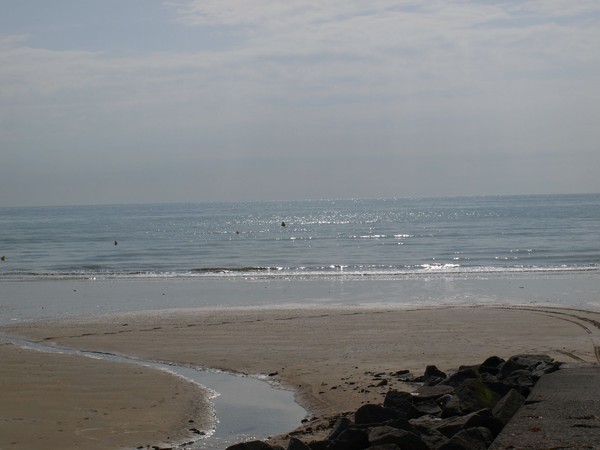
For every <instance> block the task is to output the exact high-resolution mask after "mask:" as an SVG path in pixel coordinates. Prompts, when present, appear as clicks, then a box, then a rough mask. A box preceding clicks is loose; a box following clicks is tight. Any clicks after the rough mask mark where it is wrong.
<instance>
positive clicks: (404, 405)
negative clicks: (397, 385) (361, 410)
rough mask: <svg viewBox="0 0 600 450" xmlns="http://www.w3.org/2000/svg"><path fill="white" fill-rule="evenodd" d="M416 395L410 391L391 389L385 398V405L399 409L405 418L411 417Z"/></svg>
mask: <svg viewBox="0 0 600 450" xmlns="http://www.w3.org/2000/svg"><path fill="white" fill-rule="evenodd" d="M413 400H414V397H413V396H412V395H411V394H409V393H408V392H400V391H389V392H388V393H387V394H386V395H385V399H384V400H383V406H384V407H386V408H391V409H393V410H395V411H397V412H398V413H399V414H400V416H402V417H404V418H405V419H408V418H410V417H409V416H410V412H411V409H412V406H413Z"/></svg>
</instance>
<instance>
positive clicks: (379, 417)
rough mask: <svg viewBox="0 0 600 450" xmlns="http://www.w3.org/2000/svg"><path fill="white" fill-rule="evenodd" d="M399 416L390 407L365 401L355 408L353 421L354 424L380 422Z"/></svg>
mask: <svg viewBox="0 0 600 450" xmlns="http://www.w3.org/2000/svg"><path fill="white" fill-rule="evenodd" d="M397 418H399V414H398V413H397V412H396V411H394V410H393V409H391V408H385V407H383V406H380V405H373V404H370V403H367V404H366V405H363V406H361V407H360V408H358V409H357V410H356V413H355V414H354V422H355V423H356V424H371V423H382V422H385V421H388V420H393V419H397Z"/></svg>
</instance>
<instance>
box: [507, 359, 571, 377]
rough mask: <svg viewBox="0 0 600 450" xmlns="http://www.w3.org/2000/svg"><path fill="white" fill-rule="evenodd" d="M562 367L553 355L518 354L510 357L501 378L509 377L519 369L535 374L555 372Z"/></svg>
mask: <svg viewBox="0 0 600 450" xmlns="http://www.w3.org/2000/svg"><path fill="white" fill-rule="evenodd" d="M559 367H560V363H557V362H555V361H554V359H552V358H551V357H549V356H547V355H516V356H513V357H511V358H509V359H508V361H506V362H505V363H504V365H503V366H502V369H501V370H500V377H499V378H507V377H509V376H511V375H512V374H513V372H515V371H517V370H527V371H529V372H531V373H532V374H534V373H535V376H541V375H543V374H544V373H550V372H554V371H555V370H557V369H558V368H559Z"/></svg>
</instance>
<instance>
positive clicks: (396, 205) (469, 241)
mask: <svg viewBox="0 0 600 450" xmlns="http://www.w3.org/2000/svg"><path fill="white" fill-rule="evenodd" d="M284 225H285V226H284ZM0 256H4V257H5V258H4V261H0V322H6V321H8V320H13V319H19V318H36V317H39V316H55V315H61V314H62V315H64V314H67V315H69V314H90V313H91V314H94V313H98V312H112V311H132V310H133V311H135V310H142V309H163V308H180V307H206V306H208V307H219V306H276V305H291V304H294V305H306V304H345V305H359V304H375V303H384V304H387V303H398V302H405V303H407V304H408V303H417V304H422V303H437V304H439V303H446V302H455V303H456V302H463V303H465V302H466V303H472V302H481V301H484V302H485V301H494V302H498V301H508V302H516V303H522V302H550V303H561V304H568V305H579V306H581V305H595V304H596V303H597V302H598V301H599V299H600V283H599V279H600V195H599V194H590V195H547V196H510V197H509V196H504V197H503V196H499V197H468V198H424V199H420V198H410V199H376V200H311V201H293V202H283V201H282V202H250V203H200V204H157V205H148V204H144V205H112V206H111V205H108V206H69V207H39V208H0Z"/></svg>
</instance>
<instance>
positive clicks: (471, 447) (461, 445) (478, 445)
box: [437, 427, 494, 450]
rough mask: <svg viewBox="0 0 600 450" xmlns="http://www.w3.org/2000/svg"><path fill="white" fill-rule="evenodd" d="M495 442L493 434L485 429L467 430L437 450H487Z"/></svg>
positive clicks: (457, 434)
mask: <svg viewBox="0 0 600 450" xmlns="http://www.w3.org/2000/svg"><path fill="white" fill-rule="evenodd" d="M493 440H494V436H493V435H492V432H491V431H490V430H488V429H487V428H484V427H477V428H467V429H466V430H462V431H460V432H458V433H456V434H455V435H454V436H453V437H452V439H450V441H448V442H447V443H445V444H443V445H441V446H440V447H438V449H437V450H486V449H487V448H488V447H489V446H490V445H491V444H492V441H493Z"/></svg>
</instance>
